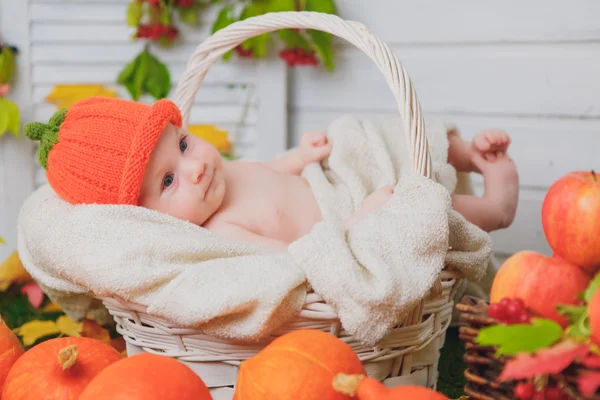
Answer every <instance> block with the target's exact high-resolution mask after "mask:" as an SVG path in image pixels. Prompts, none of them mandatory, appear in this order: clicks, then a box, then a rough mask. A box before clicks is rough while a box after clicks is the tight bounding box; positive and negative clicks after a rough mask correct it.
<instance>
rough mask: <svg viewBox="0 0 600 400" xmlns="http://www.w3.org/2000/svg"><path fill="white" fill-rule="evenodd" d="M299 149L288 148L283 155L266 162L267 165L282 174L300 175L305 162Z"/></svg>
mask: <svg viewBox="0 0 600 400" xmlns="http://www.w3.org/2000/svg"><path fill="white" fill-rule="evenodd" d="M298 150H299V149H294V150H290V151H288V152H286V153H284V154H283V156H281V157H279V158H276V159H274V160H272V161H269V162H268V163H267V166H268V167H270V168H272V169H274V170H275V171H277V172H281V173H283V174H291V175H300V174H301V173H302V170H303V169H304V167H306V164H307V162H306V161H304V160H303V158H302V155H301V154H300V152H299V151H298Z"/></svg>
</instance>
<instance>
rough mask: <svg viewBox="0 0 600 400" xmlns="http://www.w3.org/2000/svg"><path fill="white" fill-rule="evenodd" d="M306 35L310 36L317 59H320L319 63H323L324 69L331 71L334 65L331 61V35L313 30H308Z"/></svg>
mask: <svg viewBox="0 0 600 400" xmlns="http://www.w3.org/2000/svg"><path fill="white" fill-rule="evenodd" d="M308 34H309V35H310V37H311V39H312V41H313V43H314V45H315V49H316V50H317V53H318V54H319V57H320V58H321V61H323V64H324V65H325V67H327V69H328V70H330V71H333V70H334V69H335V63H334V61H333V48H332V47H333V46H332V40H331V35H330V34H329V33H327V32H323V31H317V30H314V29H309V30H308Z"/></svg>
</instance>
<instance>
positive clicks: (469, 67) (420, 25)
mask: <svg viewBox="0 0 600 400" xmlns="http://www.w3.org/2000/svg"><path fill="white" fill-rule="evenodd" d="M127 2H128V0H18V1H17V0H0V38H2V39H4V40H6V41H7V42H10V43H12V44H16V45H18V46H19V47H20V48H21V50H22V52H21V55H20V56H19V70H20V77H19V82H18V85H17V91H16V93H15V94H14V99H15V100H17V101H18V102H19V105H20V106H21V110H22V112H23V115H24V120H31V119H35V120H44V119H47V117H48V116H49V115H51V113H52V112H53V111H54V108H53V106H51V105H47V104H45V103H44V101H43V99H44V97H45V95H46V94H47V93H49V91H50V89H51V88H52V87H53V85H55V84H57V83H78V82H79V83H103V84H106V85H108V86H111V87H116V86H115V85H114V84H113V82H114V79H115V77H116V76H117V73H118V71H119V70H120V69H121V68H122V66H123V64H124V63H125V62H127V61H129V60H130V59H131V58H132V57H133V56H134V55H135V54H136V53H137V52H138V51H139V50H140V49H141V45H140V44H135V43H132V42H130V41H129V39H128V38H129V36H130V34H131V29H130V28H128V27H126V26H125V24H124V21H123V18H124V15H125V8H126V4H127ZM336 3H337V4H338V6H339V9H340V14H341V16H342V17H344V18H346V19H352V20H358V21H360V22H362V23H364V24H365V25H367V26H368V27H369V28H370V29H371V30H372V31H373V32H374V33H375V34H376V35H378V36H379V37H380V38H382V39H383V40H384V41H386V42H387V43H388V44H389V45H390V46H391V47H392V48H393V49H394V51H395V52H396V53H397V55H398V56H399V58H400V59H401V61H402V62H403V64H404V66H405V67H406V69H407V70H408V72H409V74H410V75H411V77H412V79H413V81H414V83H415V86H416V90H417V93H418V95H419V98H420V101H421V104H422V105H423V108H424V111H425V113H426V116H439V117H445V118H449V119H451V120H454V121H456V122H457V123H458V124H459V126H460V128H461V130H462V131H463V134H464V135H465V137H467V138H469V137H472V136H473V135H474V134H475V133H476V132H477V131H479V130H481V129H485V128H501V129H505V130H507V131H508V132H509V133H510V134H511V135H512V136H513V140H514V143H513V146H512V149H511V153H512V155H513V157H514V158H515V160H516V162H517V164H518V167H519V172H520V175H521V184H522V190H521V201H520V204H519V212H518V215H517V219H516V221H515V223H514V225H513V226H512V227H511V228H509V229H507V230H505V231H500V232H497V233H495V234H494V235H493V237H494V240H495V250H496V252H497V253H498V254H499V255H500V256H501V257H505V256H507V255H509V254H511V253H513V252H515V251H519V250H521V249H533V250H537V251H541V252H544V253H547V254H548V253H549V249H548V246H547V244H546V243H545V239H544V235H543V233H542V230H541V224H540V207H541V201H542V199H543V196H544V194H545V190H546V189H547V187H548V186H549V185H550V184H551V183H552V182H553V181H554V180H556V179H557V178H558V177H560V176H561V175H563V174H564V173H566V172H568V171H571V170H575V169H589V168H594V167H595V168H599V165H598V164H599V163H598V161H596V157H595V149H597V148H600V80H599V79H598V76H599V74H600V22H599V20H598V16H599V15H600V2H598V1H597V0H572V1H569V2H566V1H562V0H529V1H527V2H523V1H517V0H505V1H502V2H490V1H481V0H454V1H452V2H447V1H443V0H406V1H404V0H403V1H397V0H369V1H364V0H337V1H336ZM207 19H211V20H212V16H208V17H207ZM183 33H184V36H185V38H186V39H185V42H184V44H182V45H179V46H178V47H177V48H174V49H171V50H159V51H156V53H157V54H158V56H159V57H160V58H161V59H163V60H164V61H166V62H167V63H168V64H169V67H170V70H171V71H172V74H173V77H172V78H173V81H174V84H176V82H177V79H178V78H179V77H180V76H181V73H182V72H183V70H184V68H185V62H186V60H187V58H188V57H189V55H190V54H191V53H192V51H193V49H194V48H195V46H196V45H197V44H198V43H200V42H201V41H202V39H203V38H205V37H206V36H207V34H208V24H207V23H204V24H203V25H202V27H200V28H199V29H186V30H184V32H183ZM338 45H339V49H338V56H337V57H336V60H337V64H338V67H337V70H336V72H335V73H333V74H331V73H328V72H326V71H323V70H314V69H312V68H301V69H295V70H291V71H287V70H286V69H285V68H283V67H282V65H283V64H282V63H280V62H277V61H275V62H269V63H266V64H265V63H260V64H258V65H244V66H239V65H238V64H237V63H234V64H229V65H220V66H217V67H214V68H213V69H212V70H211V72H210V73H209V75H208V76H207V82H206V84H205V85H204V86H203V87H202V88H201V90H200V92H199V94H198V96H197V99H196V106H195V108H194V113H193V115H194V119H193V120H192V122H195V123H217V124H218V125H220V126H222V127H224V128H226V129H228V130H231V131H232V132H233V131H234V130H233V128H234V127H235V126H236V124H237V122H238V120H239V117H240V115H241V112H242V104H243V103H244V101H245V100H246V99H247V96H251V98H252V101H251V107H250V108H249V110H248V115H247V118H246V119H245V123H244V126H243V129H241V135H240V137H239V138H234V139H235V140H236V142H237V148H238V149H240V150H241V152H242V154H244V155H246V156H249V157H259V158H260V157H268V156H269V155H272V154H274V153H275V152H277V151H279V150H280V149H282V148H284V147H285V146H286V144H287V143H286V141H285V138H286V136H285V132H284V131H285V127H286V126H287V127H288V128H289V129H288V134H289V137H290V141H289V144H290V145H295V144H296V143H297V142H298V139H299V137H300V134H301V132H303V131H305V130H307V129H319V128H321V129H322V128H325V127H326V126H327V124H328V123H329V122H330V121H331V120H333V119H334V118H336V117H338V116H340V115H342V114H344V113H347V112H350V113H355V114H357V115H360V116H367V117H368V116H374V117H382V116H392V115H395V105H394V101H393V98H392V95H391V93H390V91H389V89H388V88H387V87H386V85H385V82H384V80H383V79H382V77H381V75H380V74H379V72H378V71H377V70H376V67H375V66H374V65H372V64H371V62H370V61H369V60H368V59H367V58H366V56H364V55H362V54H361V53H359V52H358V51H356V50H355V49H353V48H352V47H349V46H348V45H346V44H345V43H343V42H338ZM288 74H289V76H288ZM286 80H287V85H286ZM232 83H233V84H246V88H245V89H244V88H242V87H239V86H238V87H236V88H234V89H231V88H229V87H228V85H229V84H232ZM119 90H120V93H122V95H123V96H124V97H126V94H125V92H124V91H122V89H119ZM31 153H32V149H31V147H30V145H29V143H28V141H27V140H14V139H12V138H10V137H5V138H3V139H0V235H3V236H5V237H6V238H7V239H8V242H9V243H8V246H0V259H1V258H2V257H3V256H4V255H6V254H7V252H8V251H9V250H10V249H11V248H14V233H15V226H14V225H15V221H16V213H17V212H18V209H19V207H20V204H21V203H22V201H23V199H24V198H25V197H26V196H27V195H28V194H29V193H30V192H31V190H32V189H33V187H35V185H36V179H35V178H34V176H35V171H34V168H33V162H32V154H31ZM478 182H480V180H479V181H478ZM37 183H39V180H38V181H37Z"/></svg>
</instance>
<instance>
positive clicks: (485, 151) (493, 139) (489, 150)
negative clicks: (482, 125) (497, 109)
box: [471, 130, 510, 161]
mask: <svg viewBox="0 0 600 400" xmlns="http://www.w3.org/2000/svg"><path fill="white" fill-rule="evenodd" d="M509 145H510V136H508V134H507V133H506V132H504V131H497V130H488V131H483V132H479V133H478V134H477V136H475V138H473V141H472V142H471V150H472V151H477V152H479V153H480V154H481V156H482V157H483V158H484V159H486V160H487V161H494V160H496V159H497V158H498V157H501V156H503V155H504V154H506V150H507V149H508V146H509Z"/></svg>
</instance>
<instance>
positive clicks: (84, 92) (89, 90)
mask: <svg viewBox="0 0 600 400" xmlns="http://www.w3.org/2000/svg"><path fill="white" fill-rule="evenodd" d="M92 96H107V97H117V93H116V92H115V91H114V90H111V89H108V88H106V87H105V86H104V85H97V84H90V85H86V84H73V85H71V84H62V85H56V86H54V88H53V89H52V92H50V94H49V95H48V96H46V101H47V102H49V103H55V104H56V105H57V107H58V108H68V107H70V106H71V105H72V104H73V103H75V102H77V101H79V100H82V99H85V98H88V97H92Z"/></svg>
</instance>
